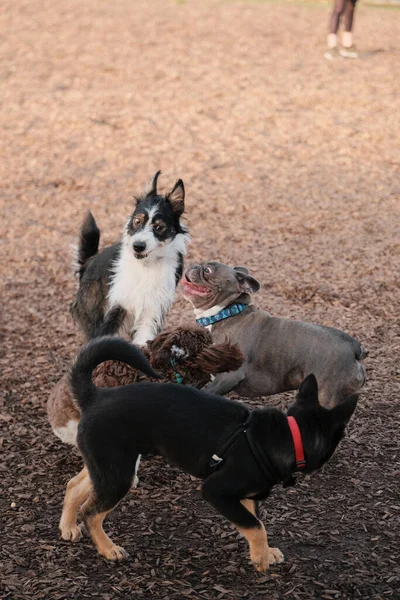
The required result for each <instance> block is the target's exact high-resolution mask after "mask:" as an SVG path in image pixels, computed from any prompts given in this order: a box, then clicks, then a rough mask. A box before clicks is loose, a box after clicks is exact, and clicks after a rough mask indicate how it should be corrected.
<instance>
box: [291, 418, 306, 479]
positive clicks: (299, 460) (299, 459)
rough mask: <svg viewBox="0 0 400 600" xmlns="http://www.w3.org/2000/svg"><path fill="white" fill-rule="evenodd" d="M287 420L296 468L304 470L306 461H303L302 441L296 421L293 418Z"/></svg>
mask: <svg viewBox="0 0 400 600" xmlns="http://www.w3.org/2000/svg"><path fill="white" fill-rule="evenodd" d="M287 420H288V425H289V429H290V431H291V433H292V438H293V445H294V453H295V456H296V468H297V469H304V467H305V466H306V461H305V459H304V448H303V441H302V439H301V433H300V429H299V426H298V425H297V421H296V419H295V418H294V417H288V418H287Z"/></svg>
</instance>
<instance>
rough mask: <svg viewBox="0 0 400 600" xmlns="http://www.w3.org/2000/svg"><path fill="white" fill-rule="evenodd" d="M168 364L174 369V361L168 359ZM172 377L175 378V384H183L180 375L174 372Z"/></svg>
mask: <svg viewBox="0 0 400 600" xmlns="http://www.w3.org/2000/svg"><path fill="white" fill-rule="evenodd" d="M169 364H170V365H171V367H173V368H174V369H175V366H176V361H175V359H174V358H171V359H170V361H169ZM174 377H175V381H176V383H183V377H182V375H181V374H180V373H178V372H175V373H174Z"/></svg>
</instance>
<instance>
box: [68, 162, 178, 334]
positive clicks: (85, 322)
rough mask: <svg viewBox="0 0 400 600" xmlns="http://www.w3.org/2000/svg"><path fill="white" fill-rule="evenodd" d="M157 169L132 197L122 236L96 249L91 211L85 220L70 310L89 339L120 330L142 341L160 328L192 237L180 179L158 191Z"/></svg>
mask: <svg viewBox="0 0 400 600" xmlns="http://www.w3.org/2000/svg"><path fill="white" fill-rule="evenodd" d="M160 173H161V171H157V173H156V174H155V175H154V176H153V178H152V179H151V180H150V181H149V183H148V184H147V185H146V187H145V189H144V191H143V193H142V194H141V195H140V196H138V197H136V198H135V199H136V208H135V210H134V212H133V214H132V215H131V216H130V217H129V219H128V221H127V223H126V226H125V230H124V234H123V237H122V240H121V242H119V243H117V244H114V245H113V246H109V247H107V248H104V249H103V250H102V251H101V252H98V246H99V240H100V231H99V229H98V228H97V225H96V222H95V220H94V218H93V216H92V214H91V213H90V212H89V214H88V215H87V217H86V219H85V221H84V222H83V225H82V228H81V232H80V239H79V244H78V249H77V260H76V265H75V269H74V270H75V274H77V275H78V276H79V288H78V292H77V294H76V297H75V299H74V301H73V303H72V305H71V312H72V315H73V317H74V319H75V320H76V321H77V322H78V324H79V325H80V327H81V328H82V330H83V332H84V333H85V335H86V337H87V339H91V338H94V337H98V336H101V335H122V336H127V337H129V338H132V341H133V343H135V344H138V345H139V346H142V345H145V344H146V342H147V341H148V340H152V339H154V337H155V336H156V335H157V334H158V333H159V332H160V331H161V328H162V326H163V323H164V320H165V317H166V315H167V313H168V311H169V309H170V307H171V305H172V302H173V300H174V297H175V290H176V286H177V284H178V282H179V280H180V278H181V276H182V270H183V257H184V256H185V254H186V244H187V243H188V241H189V239H190V238H189V235H188V232H187V229H186V227H184V226H183V225H182V223H181V222H180V219H181V216H182V214H183V211H184V208H185V202H184V201H185V188H184V185H183V181H182V180H181V179H179V180H178V181H177V182H176V184H175V185H174V187H173V188H172V190H171V191H170V192H169V193H167V194H165V195H160V194H159V193H158V192H157V180H158V177H159V175H160Z"/></svg>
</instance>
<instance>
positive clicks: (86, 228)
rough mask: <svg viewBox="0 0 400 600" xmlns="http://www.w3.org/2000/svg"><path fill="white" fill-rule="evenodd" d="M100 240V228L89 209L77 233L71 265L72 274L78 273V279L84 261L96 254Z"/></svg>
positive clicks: (81, 273)
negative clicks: (76, 244)
mask: <svg viewBox="0 0 400 600" xmlns="http://www.w3.org/2000/svg"><path fill="white" fill-rule="evenodd" d="M99 242H100V229H99V228H98V227H97V225H96V221H95V220H94V217H93V215H92V213H91V212H90V211H89V212H88V214H87V215H86V217H85V220H84V221H83V223H82V227H81V231H80V234H79V241H78V246H77V248H76V251H75V257H74V261H73V265H72V270H73V273H74V275H79V280H80V279H81V278H82V275H83V273H84V272H85V268H86V263H87V261H88V260H89V258H91V257H92V256H94V255H95V254H97V252H98V249H99Z"/></svg>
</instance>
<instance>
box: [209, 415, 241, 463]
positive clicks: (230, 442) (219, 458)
mask: <svg viewBox="0 0 400 600" xmlns="http://www.w3.org/2000/svg"><path fill="white" fill-rule="evenodd" d="M250 415H251V413H250ZM250 415H249V416H248V418H247V420H246V422H245V423H243V425H241V426H240V428H239V429H237V430H236V431H235V432H234V433H233V434H232V435H231V436H230V437H229V438H228V439H227V441H226V442H225V444H224V445H223V446H222V448H221V450H219V452H218V454H213V455H212V457H211V460H210V462H209V467H210V468H211V469H215V468H216V467H218V466H219V465H220V464H221V463H222V462H223V461H224V460H225V458H226V456H227V455H228V454H229V452H230V451H231V450H232V448H233V446H234V445H235V442H236V441H237V440H238V438H239V436H240V435H241V434H242V433H245V431H246V428H247V425H248V423H249V421H250Z"/></svg>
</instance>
